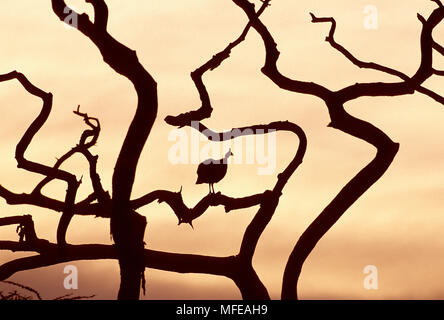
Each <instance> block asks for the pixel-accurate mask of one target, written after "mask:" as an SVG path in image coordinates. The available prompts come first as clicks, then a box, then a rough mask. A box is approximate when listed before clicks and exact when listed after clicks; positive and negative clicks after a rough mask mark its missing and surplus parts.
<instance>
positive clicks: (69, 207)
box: [0, 71, 79, 245]
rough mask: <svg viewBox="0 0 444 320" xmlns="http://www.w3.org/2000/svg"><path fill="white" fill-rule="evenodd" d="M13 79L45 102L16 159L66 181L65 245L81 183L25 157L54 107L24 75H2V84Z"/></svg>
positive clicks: (61, 229)
mask: <svg viewBox="0 0 444 320" xmlns="http://www.w3.org/2000/svg"><path fill="white" fill-rule="evenodd" d="M12 79H17V80H18V81H19V82H20V84H21V85H22V86H23V88H24V89H25V90H26V91H28V92H29V93H30V94H32V95H34V96H36V97H39V98H40V99H42V101H43V106H42V110H41V111H40V113H39V115H38V116H37V118H36V119H35V120H34V121H33V122H32V123H31V125H30V126H29V128H28V129H27V130H26V132H25V134H24V135H23V137H22V139H21V140H20V141H19V143H18V144H17V148H16V151H15V158H16V160H17V167H18V168H22V169H25V170H27V171H30V172H35V173H39V174H42V175H45V176H47V177H51V178H54V179H59V180H63V181H66V183H67V184H68V190H67V192H66V197H65V202H64V207H63V214H62V217H61V218H60V222H59V225H58V227H57V243H59V244H60V245H64V244H66V239H65V237H66V230H67V229H68V225H69V222H70V221H71V218H72V216H73V209H74V203H75V198H76V193H77V189H78V187H79V182H77V179H76V177H75V176H74V175H73V174H71V173H68V172H66V171H63V170H60V169H58V168H51V167H49V166H46V165H43V164H40V163H36V162H33V161H29V160H27V159H26V158H25V155H24V154H25V152H26V149H27V148H28V146H29V144H30V143H31V141H32V139H33V138H34V136H35V134H36V133H37V132H38V131H39V130H40V129H41V127H42V126H43V125H44V124H45V122H46V120H47V119H48V116H49V114H50V112H51V107H52V94H51V93H46V92H44V91H43V90H41V89H39V88H37V87H36V86H34V85H33V84H32V83H31V82H30V81H29V80H28V79H27V78H26V77H25V76H24V75H23V74H21V73H18V72H16V71H13V72H11V73H8V74H3V75H0V82H4V81H9V80H12Z"/></svg>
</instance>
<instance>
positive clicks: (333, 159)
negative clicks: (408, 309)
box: [0, 0, 444, 299]
mask: <svg viewBox="0 0 444 320" xmlns="http://www.w3.org/2000/svg"><path fill="white" fill-rule="evenodd" d="M67 3H68V4H70V5H72V6H73V7H75V8H77V9H78V10H79V11H81V12H82V11H85V12H87V13H89V14H90V15H91V16H92V15H93V13H92V10H91V8H90V7H89V6H87V5H86V4H85V3H84V1H80V0H77V1H74V0H73V1H67ZM107 3H108V6H109V11H110V17H109V25H108V31H109V32H110V33H111V34H112V35H113V36H114V37H115V38H116V39H118V40H119V41H121V42H122V43H123V44H125V45H127V46H128V47H130V48H132V49H134V50H136V51H137V54H138V57H139V59H140V61H141V63H142V64H143V65H144V66H145V68H146V69H147V70H148V71H149V72H150V73H151V74H152V75H153V77H154V78H155V79H156V81H157V83H158V90H159V91H158V93H159V112H158V117H157V120H156V122H155V125H154V128H153V130H152V132H151V134H150V137H149V139H148V141H147V144H146V146H145V149H144V151H143V154H142V156H141V159H140V162H139V166H138V170H137V178H136V180H135V184H134V190H133V197H134V198H135V197H138V196H141V195H143V194H146V193H148V192H150V191H153V190H157V189H164V190H171V191H178V190H179V189H180V188H181V187H182V188H183V196H184V200H185V202H186V203H187V204H188V205H189V206H193V205H194V204H196V203H197V202H198V201H199V200H200V199H201V198H202V197H204V196H205V195H206V194H207V193H208V187H207V186H206V185H196V184H195V181H196V169H197V164H196V163H187V164H173V163H172V161H171V157H169V154H171V148H172V147H173V146H174V145H175V141H171V136H174V134H177V131H174V128H173V127H171V126H169V125H167V124H166V123H165V122H164V121H163V119H164V118H165V116H167V115H176V114H179V113H181V112H185V111H189V110H193V109H196V108H197V107H199V106H200V101H199V96H198V94H197V91H196V88H195V87H194V85H193V82H192V81H191V78H190V76H189V75H190V72H191V71H193V70H194V69H196V68H197V67H199V66H200V65H202V64H203V63H205V62H206V61H207V60H208V59H209V58H211V57H212V55H214V54H215V53H217V52H218V51H220V50H221V49H223V48H225V46H226V45H227V44H228V43H229V42H231V41H233V40H234V39H236V38H237V36H238V35H239V34H240V33H241V31H242V29H243V27H244V26H245V25H246V23H247V20H246V17H245V15H244V13H243V12H242V11H241V10H240V9H239V8H238V7H237V6H235V5H234V4H233V2H232V1H229V0H191V1H181V0H171V1H167V2H165V1H131V2H128V1H123V0H108V1H107ZM369 5H371V6H372V8H376V9H377V13H378V21H377V28H376V29H368V28H366V26H365V21H367V20H366V19H368V11H365V8H366V7H368V6H369ZM1 6H2V7H3V10H0V21H2V28H0V39H1V41H3V45H2V49H1V50H0V56H1V59H0V73H7V72H10V71H12V70H18V71H20V72H22V73H24V74H25V75H27V77H28V78H29V79H30V80H31V81H32V82H33V83H34V84H35V85H37V86H38V87H40V88H41V89H43V90H45V91H50V92H52V93H53V94H54V106H53V110H52V113H51V115H50V117H49V119H48V121H47V123H46V124H45V126H44V127H43V128H42V130H41V131H39V133H38V134H37V135H36V137H35V139H34V140H33V142H32V144H31V146H30V148H29V149H28V152H27V156H28V158H30V159H33V160H35V161H38V162H41V163H45V164H48V165H52V164H53V163H54V161H55V158H56V157H58V156H60V155H62V154H63V153H64V152H66V151H67V150H69V149H70V148H71V147H73V146H74V145H75V144H76V143H77V142H78V139H79V137H80V134H81V133H82V130H83V129H84V124H83V122H82V120H81V119H80V118H78V117H76V116H75V115H74V114H73V113H72V111H73V110H75V109H76V108H77V106H78V105H80V106H81V110H82V111H84V112H88V114H90V115H91V116H96V117H98V118H100V121H101V126H102V131H101V135H100V138H99V142H98V144H97V146H95V147H94V148H93V149H92V150H91V151H92V152H93V153H94V154H97V155H99V162H98V170H99V173H100V174H101V178H102V182H103V184H104V186H105V188H106V189H108V190H111V178H112V173H113V168H114V164H115V161H116V159H117V155H118V152H119V150H120V146H121V144H122V142H123V139H124V137H125V133H126V130H127V128H128V125H129V123H130V121H131V119H132V116H133V114H134V111H135V106H136V95H135V92H134V90H133V88H132V85H131V83H130V82H129V81H128V80H127V79H125V78H123V77H121V76H119V75H118V74H116V73H115V72H114V71H112V70H111V69H110V68H109V67H108V66H107V65H106V64H105V63H104V62H103V60H102V57H101V56H100V53H99V51H98V50H97V48H96V47H95V46H94V45H93V44H92V43H91V42H90V41H89V40H88V39H87V38H86V37H84V36H83V35H82V34H80V33H79V32H78V31H77V30H75V29H69V28H66V27H65V26H64V25H63V24H62V23H61V22H60V21H59V20H58V19H57V17H56V16H55V15H54V14H53V12H52V10H51V4H50V1H49V0H47V1H39V2H36V1H34V0H22V1H14V0H3V1H2V3H1ZM434 8H435V4H434V3H433V2H432V1H423V0H408V1H401V0H390V1H383V0H372V1H370V0H365V1H363V0H353V1H351V0H338V1H334V2H333V1H328V0H316V1H291V0H274V1H272V5H271V7H269V8H267V10H266V11H265V13H264V14H263V16H262V19H263V21H264V23H265V24H266V25H267V26H268V28H269V30H270V32H271V33H272V34H273V36H274V38H275V40H276V42H277V44H278V49H279V50H280V52H281V56H280V60H279V68H280V70H281V71H282V73H284V74H285V75H287V76H289V77H292V78H294V79H300V80H306V81H313V82H317V83H319V84H322V85H324V86H326V87H328V88H329V89H331V90H338V89H341V88H343V87H345V86H347V85H350V84H353V83H355V82H369V81H394V80H397V79H395V78H392V77H390V76H387V75H384V74H381V73H378V72H376V71H371V70H360V69H359V68H357V67H355V66H353V65H352V64H351V63H350V62H349V61H347V60H346V59H345V58H344V57H343V56H341V55H340V54H339V53H338V52H336V51H335V50H334V49H332V48H331V47H330V46H329V44H328V43H327V42H325V41H324V40H325V37H326V35H327V34H328V30H329V25H327V24H312V23H311V22H310V20H311V19H310V16H309V12H313V13H315V14H316V15H318V16H333V17H335V19H336V21H337V23H338V26H337V31H336V40H337V41H338V42H339V43H341V44H343V45H344V46H345V47H346V48H348V49H349V50H350V51H351V52H352V53H354V54H355V55H356V56H357V57H359V58H360V59H362V60H365V61H374V62H378V63H381V64H384V65H387V66H390V67H393V68H396V69H398V70H400V71H402V72H405V73H406V74H408V75H412V74H414V72H415V71H416V69H417V68H418V66H419V61H420V51H419V35H420V31H421V24H420V22H419V21H418V19H417V17H416V14H417V13H418V12H419V13H421V14H422V15H424V16H425V17H427V16H428V15H429V14H430V13H431V11H432V10H433V9H434ZM366 12H367V13H366ZM434 38H435V40H436V41H438V42H440V43H442V44H444V27H443V26H441V27H438V28H437V29H436V30H435V32H434ZM440 40H442V41H440ZM435 58H436V59H435V63H434V66H435V68H436V69H440V68H441V69H443V68H444V64H443V62H444V61H443V58H442V57H439V56H438V55H436V57H435ZM263 63H264V49H263V44H262V41H261V39H260V37H259V36H258V35H257V34H256V33H255V32H254V31H250V33H249V34H248V36H247V39H246V41H245V42H243V43H242V44H241V45H239V46H238V47H237V48H235V49H234V50H233V52H232V54H231V57H230V58H229V59H228V60H227V61H225V62H224V63H223V64H222V65H221V66H220V67H219V68H218V69H216V70H214V71H212V72H209V73H208V74H205V76H204V81H205V84H206V85H207V89H208V91H209V93H210V96H211V100H212V103H213V107H214V111H213V114H212V117H211V118H210V119H207V120H205V121H204V123H205V125H207V126H208V127H210V128H212V129H214V130H224V129H229V128H232V127H238V126H245V125H252V124H259V123H269V122H272V121H277V120H289V121H292V122H295V123H297V124H298V125H300V126H301V127H302V128H303V129H304V131H305V132H306V135H307V138H308V148H307V153H306V155H305V158H304V162H303V164H302V165H301V166H300V167H299V168H298V170H297V171H296V172H295V174H294V175H293V176H292V178H291V179H290V181H289V183H288V184H287V186H286V187H285V189H284V193H283V195H282V197H281V200H280V204H279V206H278V208H277V211H276V213H275V215H274V217H273V219H272V221H271V222H270V224H269V226H268V227H267V229H266V230H265V232H264V234H263V236H262V237H261V239H260V241H259V244H258V248H257V251H256V254H255V257H254V267H255V268H256V270H257V273H258V275H259V276H260V278H261V279H262V280H263V282H264V284H265V285H266V286H267V288H268V290H269V292H270V295H271V297H272V298H273V299H278V298H279V296H280V290H281V285H282V274H283V270H284V268H285V263H286V261H287V259H288V256H289V254H290V252H291V250H292V248H293V246H294V244H295V243H296V241H297V239H298V237H299V236H300V235H301V233H302V232H303V231H304V230H305V229H306V228H307V226H308V225H309V224H310V223H311V222H312V221H313V220H314V219H315V218H316V216H317V215H318V214H319V213H320V212H321V211H322V209H323V208H324V207H325V206H326V205H327V204H328V203H329V202H330V201H331V200H332V199H333V198H334V196H335V195H336V194H337V193H338V192H339V191H340V190H341V189H342V187H343V186H344V185H345V184H346V183H347V182H348V181H349V180H350V179H351V178H352V177H353V176H354V175H355V174H356V173H358V172H359V170H360V169H362V168H363V167H364V166H365V165H366V164H367V163H368V162H369V161H371V159H372V158H373V156H374V153H375V151H374V149H373V148H372V147H371V146H369V145H367V144H365V143H364V142H362V141H360V140H357V139H355V138H353V137H351V136H348V135H346V134H344V133H342V132H340V131H337V130H335V129H332V128H328V127H327V124H328V123H329V118H328V113H327V109H326V107H325V105H324V104H323V102H322V101H321V100H319V99H317V98H314V97H311V96H305V95H301V94H294V93H290V92H286V91H283V90H281V89H279V88H278V87H276V86H275V85H274V84H273V83H272V82H271V81H270V80H269V79H267V78H266V77H265V76H264V75H262V74H261V72H260V68H261V67H262V66H263ZM439 81H442V80H441V79H439V78H438V77H433V78H432V79H429V80H428V81H427V82H426V86H427V87H429V88H430V89H433V90H435V91H436V92H438V93H441V94H444V92H442V86H441V85H440V82H439ZM40 107H41V102H40V101H39V100H38V99H36V98H35V97H32V96H29V95H28V94H27V92H25V90H23V88H22V87H20V85H18V83H17V82H12V81H11V82H7V83H1V84H0V108H1V111H0V112H1V115H2V117H1V120H0V123H1V124H0V183H1V185H3V186H5V187H7V188H9V189H10V190H12V191H14V192H18V193H20V192H30V191H31V190H32V189H33V187H34V186H35V185H36V183H38V181H40V179H41V178H42V177H41V176H39V175H37V174H33V173H29V172H26V171H24V170H20V169H17V167H16V162H15V159H14V149H15V146H16V144H17V142H18V141H19V139H20V137H21V135H22V134H23V132H24V131H25V130H26V128H27V126H28V125H29V124H30V122H31V121H32V120H33V119H34V117H35V116H36V115H37V114H38V112H39V111H40ZM345 107H346V109H347V110H348V111H349V112H350V113H351V114H352V115H354V116H356V117H359V118H361V119H364V120H366V121H369V122H371V123H373V124H374V125H376V126H378V127H379V128H380V129H382V130H383V131H384V132H386V133H387V134H388V135H389V136H390V137H391V139H392V140H393V141H396V142H399V143H400V145H401V147H400V151H399V153H398V154H397V156H396V158H395V160H394V162H393V164H392V165H391V167H390V168H389V169H388V171H387V172H386V174H385V175H384V176H383V177H382V178H381V179H380V180H379V181H378V182H377V183H376V184H375V185H374V186H372V187H371V189H370V190H369V191H368V192H366V193H365V194H364V195H363V196H362V197H361V198H360V199H359V200H358V201H357V202H356V203H355V204H354V205H353V206H352V207H351V208H350V209H349V210H348V211H347V212H346V213H345V214H344V215H343V217H341V219H340V220H339V221H338V222H337V223H336V224H335V226H334V227H333V228H332V229H331V230H330V231H329V232H328V233H327V234H326V236H325V237H324V238H323V239H322V240H321V241H320V242H319V244H318V246H317V247H316V248H315V249H314V251H313V252H312V254H311V255H310V256H309V258H308V260H307V261H306V263H305V265H304V267H303V270H302V274H301V278H300V284H299V296H300V298H301V299H442V298H444V288H442V282H443V281H442V280H443V276H442V270H443V267H444V256H442V255H441V251H442V248H444V239H443V237H442V231H441V230H442V227H443V226H444V217H443V216H442V213H443V209H444V197H443V193H444V183H443V179H442V177H443V175H444V174H443V173H444V164H443V161H442V159H444V150H443V149H442V148H441V146H442V142H443V138H442V137H443V136H444V112H443V110H444V109H443V107H442V106H441V105H439V104H438V103H436V102H434V101H433V100H431V99H430V98H428V97H425V96H423V95H420V94H414V95H407V96H402V97H395V98H388V97H380V98H360V99H357V100H354V101H352V102H349V103H347V104H346V106H345ZM180 132H181V135H182V136H185V135H186V136H187V137H188V138H190V137H191V131H190V129H181V131H180ZM169 137H170V139H169ZM266 140H267V139H266ZM176 142H177V141H176ZM242 143H243V144H242V145H243V146H244V147H245V146H246V143H247V141H246V140H245V141H243V142H242ZM206 145H207V144H206V142H204V141H200V144H199V146H200V147H201V148H204V147H205V146H206ZM297 146H298V140H297V138H296V137H294V136H292V135H290V134H285V133H278V134H277V135H276V155H275V159H276V170H273V174H268V175H259V174H258V168H261V167H263V164H260V163H258V162H257V161H256V162H253V163H245V161H239V162H242V163H241V164H239V163H233V164H230V165H229V167H228V173H227V176H226V177H225V178H224V179H223V180H222V181H221V182H220V183H217V184H216V185H215V189H216V191H221V192H222V193H223V194H226V195H230V196H236V197H237V196H246V195H250V194H255V193H259V192H263V191H264V190H266V189H270V188H272V187H273V185H274V184H275V182H276V176H277V174H278V173H279V172H281V171H282V170H283V169H284V168H285V166H286V165H287V164H288V162H289V161H291V159H292V157H293V155H294V152H295V150H296V148H297ZM218 147H219V148H220V150H221V152H222V150H225V149H222V148H223V146H221V145H219V146H218ZM267 150H268V149H266V150H265V151H266V153H265V154H267ZM236 157H239V155H237V156H236V154H235V155H234V157H233V160H234V161H236V160H242V159H239V158H236ZM63 168H64V169H66V170H69V171H70V172H73V173H75V174H76V176H77V177H78V178H80V177H81V176H82V175H84V176H85V179H84V181H85V182H84V183H83V184H82V186H81V188H80V190H79V198H82V197H83V196H86V195H87V194H88V191H89V190H90V185H89V183H88V182H89V181H88V179H86V177H87V165H86V163H85V161H84V160H83V159H82V158H80V157H74V158H73V159H71V160H70V161H69V162H68V163H66V165H64V166H63ZM65 190H66V186H65V185H64V184H63V183H62V182H57V181H54V182H52V183H51V184H50V185H48V186H47V187H46V188H45V189H44V191H45V193H46V194H48V195H51V196H53V197H56V198H58V199H63V195H64V192H65ZM256 210H257V208H248V209H243V210H238V211H233V212H231V213H229V214H226V213H225V212H224V210H223V208H221V207H217V208H211V209H210V210H208V211H207V212H206V213H205V215H203V216H202V217H200V218H199V219H198V220H196V221H195V222H194V230H193V229H191V228H190V227H189V226H187V225H181V226H177V218H176V217H175V215H174V213H173V212H172V211H171V209H170V208H169V207H168V206H167V205H165V204H157V203H153V204H150V205H149V206H146V207H144V208H142V209H141V210H140V211H139V212H140V213H141V214H143V215H145V216H146V217H147V219H148V226H147V231H146V236H145V241H146V243H147V247H148V248H150V249H156V250H165V251H170V252H180V253H195V254H211V255H217V256H224V255H231V254H235V253H237V251H238V249H239V246H240V242H241V240H242V236H243V233H244V231H245V228H246V226H247V225H248V223H249V221H251V219H252V217H253V216H254V213H255V212H256ZM22 214H32V215H33V219H34V221H35V225H36V231H37V234H38V236H39V237H41V238H45V239H48V240H51V241H53V242H54V241H55V234H56V227H57V223H58V219H59V214H58V213H54V212H51V211H48V210H44V209H40V208H35V207H30V206H9V205H7V204H6V202H5V201H4V200H3V199H0V217H5V216H12V215H22ZM0 239H4V240H14V239H18V237H17V235H16V234H15V228H14V227H13V226H11V227H2V228H1V230H0ZM67 239H68V242H69V243H72V244H81V243H103V244H111V240H110V236H109V221H108V220H103V219H95V218H92V217H75V218H74V219H73V221H72V223H71V225H70V228H69V230H68V234H67ZM24 255H26V254H22V253H11V252H1V253H0V263H4V262H6V261H9V260H11V259H14V258H17V257H21V256H24ZM66 265H74V266H76V267H77V268H78V270H79V288H78V290H75V291H74V292H67V291H66V289H64V287H63V280H64V278H65V276H66V275H65V274H64V273H63V270H64V268H65V266H66ZM368 265H373V266H375V267H376V268H377V270H378V288H377V290H368V289H366V288H365V287H364V280H365V277H366V276H367V275H366V274H364V272H363V270H364V268H365V267H366V266H368ZM146 278H147V289H148V290H147V295H146V296H144V297H143V298H144V299H240V298H241V296H240V293H239V291H238V289H237V288H236V287H235V285H234V284H233V282H232V281H231V280H229V279H225V278H220V277H216V276H208V275H198V274H193V275H189V274H187V275H182V274H175V273H169V272H163V271H156V270H152V269H147V271H146ZM10 280H13V281H17V282H20V283H23V284H26V285H28V286H31V287H33V288H35V289H37V290H38V291H39V292H41V294H42V296H43V297H45V298H48V299H50V298H53V297H56V296H60V295H64V294H66V293H74V294H76V295H78V294H81V295H92V294H94V295H95V298H97V299H114V298H115V297H116V295H117V290H118V286H119V269H118V264H117V261H93V262H91V261H87V262H82V261H75V262H72V263H69V264H60V265H56V266H52V267H48V268H43V269H39V270H32V271H26V272H21V273H19V274H16V275H14V276H13V277H12V278H11V279H10ZM1 288H2V287H1V286H0V289H1Z"/></svg>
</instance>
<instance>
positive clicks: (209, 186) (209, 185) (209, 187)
mask: <svg viewBox="0 0 444 320" xmlns="http://www.w3.org/2000/svg"><path fill="white" fill-rule="evenodd" d="M208 189H209V193H211V183H209V184H208Z"/></svg>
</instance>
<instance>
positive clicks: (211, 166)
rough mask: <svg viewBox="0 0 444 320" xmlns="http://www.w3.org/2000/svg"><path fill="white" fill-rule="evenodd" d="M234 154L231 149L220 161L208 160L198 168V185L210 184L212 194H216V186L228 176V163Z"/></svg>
mask: <svg viewBox="0 0 444 320" xmlns="http://www.w3.org/2000/svg"><path fill="white" fill-rule="evenodd" d="M232 155H233V153H232V152H231V149H230V150H228V152H227V153H226V154H225V157H224V158H223V159H220V160H214V159H208V160H205V161H204V162H202V163H201V164H199V166H198V167H197V181H196V184H201V183H208V186H209V189H210V193H214V184H215V183H216V182H219V181H220V180H222V178H223V177H225V175H226V174H227V167H228V165H227V161H228V158H229V157H230V156H232Z"/></svg>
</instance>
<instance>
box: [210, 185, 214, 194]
mask: <svg viewBox="0 0 444 320" xmlns="http://www.w3.org/2000/svg"><path fill="white" fill-rule="evenodd" d="M211 189H212V190H213V192H212V193H214V183H212V184H211Z"/></svg>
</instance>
